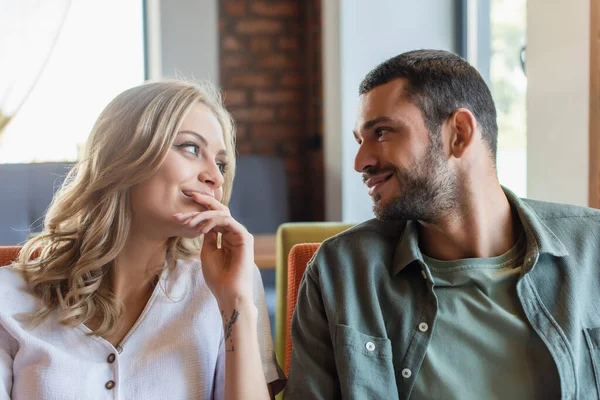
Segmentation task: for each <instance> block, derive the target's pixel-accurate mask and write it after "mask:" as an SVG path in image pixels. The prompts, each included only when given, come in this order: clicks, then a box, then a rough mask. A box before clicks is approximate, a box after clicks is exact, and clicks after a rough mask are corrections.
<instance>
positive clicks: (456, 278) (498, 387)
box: [411, 237, 560, 400]
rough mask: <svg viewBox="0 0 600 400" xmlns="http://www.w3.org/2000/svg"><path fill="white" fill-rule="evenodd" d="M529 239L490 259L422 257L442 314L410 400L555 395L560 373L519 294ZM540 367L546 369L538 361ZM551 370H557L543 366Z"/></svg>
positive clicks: (558, 388)
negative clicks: (547, 371)
mask: <svg viewBox="0 0 600 400" xmlns="http://www.w3.org/2000/svg"><path fill="white" fill-rule="evenodd" d="M524 253H525V240H524V238H523V237H522V238H521V239H520V240H519V241H518V242H517V244H516V245H515V246H514V247H513V248H512V249H510V250H509V251H508V252H506V253H505V254H503V255H501V256H498V257H493V258H477V259H464V260H455V261H440V260H436V259H432V258H430V257H426V256H425V255H424V256H423V259H424V261H425V263H426V264H427V265H428V267H429V271H430V273H431V275H432V278H433V282H434V285H435V286H434V293H435V295H436V297H437V301H438V318H437V321H436V322H435V326H434V327H433V329H434V330H433V335H432V337H431V342H430V343H429V346H428V348H427V352H426V355H425V359H424V360H423V364H422V366H421V369H420V370H419V374H418V376H417V379H416V382H415V387H414V390H413V392H412V395H411V398H413V399H477V400H479V399H510V400H519V399H544V400H546V399H554V398H559V397H560V387H559V378H558V373H557V372H556V369H555V368H551V367H550V366H552V365H553V361H552V358H551V356H550V353H549V352H548V350H547V348H546V347H545V346H544V344H543V343H542V341H541V339H540V338H539V337H538V335H537V334H536V333H535V332H534V331H533V329H532V328H531V326H530V325H529V324H528V323H527V320H526V317H525V315H524V313H523V309H522V307H521V305H520V303H519V299H518V297H517V291H516V284H517V280H518V279H519V277H520V275H521V273H522V265H523V257H524ZM539 366H543V367H539ZM546 370H551V371H552V376H544V375H540V373H539V371H546Z"/></svg>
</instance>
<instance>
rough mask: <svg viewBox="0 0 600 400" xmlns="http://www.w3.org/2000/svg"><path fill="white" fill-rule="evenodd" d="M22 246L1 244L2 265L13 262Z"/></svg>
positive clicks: (0, 262)
mask: <svg viewBox="0 0 600 400" xmlns="http://www.w3.org/2000/svg"><path fill="white" fill-rule="evenodd" d="M20 251H21V246H0V267H1V266H4V265H9V264H12V262H13V261H15V260H16V259H17V257H18V256H19V252H20Z"/></svg>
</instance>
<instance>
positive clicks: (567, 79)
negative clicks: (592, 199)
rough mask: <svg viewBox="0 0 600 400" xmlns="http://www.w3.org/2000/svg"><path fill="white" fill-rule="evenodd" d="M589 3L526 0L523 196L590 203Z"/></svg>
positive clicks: (578, 0)
mask: <svg viewBox="0 0 600 400" xmlns="http://www.w3.org/2000/svg"><path fill="white" fill-rule="evenodd" d="M589 38H590V0H569V1H548V0H528V8H527V66H526V68H527V81H528V87H527V195H528V197H530V198H535V199H540V200H548V201H555V202H563V203H572V204H579V205H587V204H588V174H589V76H590V71H589V65H590V55H589V48H590V39H589Z"/></svg>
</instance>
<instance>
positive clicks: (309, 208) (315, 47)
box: [219, 0, 324, 221]
mask: <svg viewBox="0 0 600 400" xmlns="http://www.w3.org/2000/svg"><path fill="white" fill-rule="evenodd" d="M320 10H321V4H320V0H307V1H303V0H269V1H267V0H256V1H252V0H220V5H219V12H220V15H219V30H220V82H221V86H222V87H223V89H224V94H225V104H226V106H227V108H228V109H229V110H230V111H231V113H232V114H233V116H234V118H235V120H236V124H237V132H238V133H237V148H238V153H239V154H240V155H245V154H262V155H279V156H282V157H283V158H284V159H285V160H286V175H287V180H288V204H289V210H290V218H291V220H292V221H318V220H323V217H324V197H323V192H324V188H323V151H322V140H321V139H322V110H321V107H322V89H321V76H322V73H321V22H320V19H321V12H320Z"/></svg>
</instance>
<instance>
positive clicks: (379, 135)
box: [375, 128, 387, 138]
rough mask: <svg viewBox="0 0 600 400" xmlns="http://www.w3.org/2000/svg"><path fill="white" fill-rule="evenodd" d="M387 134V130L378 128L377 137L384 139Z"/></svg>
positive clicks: (376, 130)
mask: <svg viewBox="0 0 600 400" xmlns="http://www.w3.org/2000/svg"><path fill="white" fill-rule="evenodd" d="M386 133H387V129H383V128H377V129H375V136H376V137H377V138H380V137H382V136H383V135H384V134H386Z"/></svg>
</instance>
